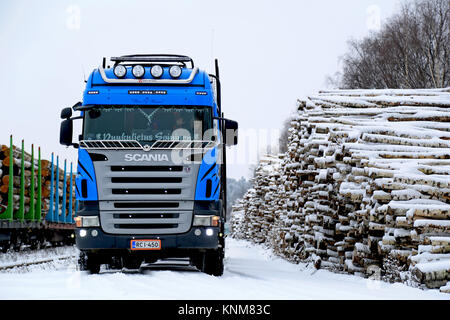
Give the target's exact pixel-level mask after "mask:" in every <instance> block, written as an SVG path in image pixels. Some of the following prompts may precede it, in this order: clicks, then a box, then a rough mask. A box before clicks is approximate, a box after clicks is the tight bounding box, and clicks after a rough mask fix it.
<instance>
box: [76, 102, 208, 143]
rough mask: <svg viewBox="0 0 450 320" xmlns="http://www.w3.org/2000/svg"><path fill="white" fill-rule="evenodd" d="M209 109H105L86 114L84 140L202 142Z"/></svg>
mask: <svg viewBox="0 0 450 320" xmlns="http://www.w3.org/2000/svg"><path fill="white" fill-rule="evenodd" d="M211 128H212V114H211V108H210V107H193V106H126V107H124V106H121V107H116V106H102V107H98V108H93V109H89V110H88V111H85V115H84V126H83V138H84V140H137V141H156V140H203V139H202V138H203V136H204V133H205V131H206V130H208V129H211Z"/></svg>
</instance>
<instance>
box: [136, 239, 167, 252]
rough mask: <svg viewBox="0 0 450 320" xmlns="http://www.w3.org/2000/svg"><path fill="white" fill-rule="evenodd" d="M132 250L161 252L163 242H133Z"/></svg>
mask: <svg viewBox="0 0 450 320" xmlns="http://www.w3.org/2000/svg"><path fill="white" fill-rule="evenodd" d="M130 248H131V250H161V240H131V242H130Z"/></svg>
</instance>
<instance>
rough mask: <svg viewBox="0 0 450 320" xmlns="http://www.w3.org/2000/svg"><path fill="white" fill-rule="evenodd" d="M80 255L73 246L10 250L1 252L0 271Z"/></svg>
mask: <svg viewBox="0 0 450 320" xmlns="http://www.w3.org/2000/svg"><path fill="white" fill-rule="evenodd" d="M77 257H78V252H77V249H76V248H75V247H73V246H66V247H59V248H46V249H40V250H31V251H24V252H10V253H7V254H0V272H5V271H6V272H8V271H10V270H14V269H17V268H24V267H30V266H34V265H42V264H51V263H54V262H59V261H63V260H70V259H75V258H77Z"/></svg>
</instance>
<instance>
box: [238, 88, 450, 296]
mask: <svg viewBox="0 0 450 320" xmlns="http://www.w3.org/2000/svg"><path fill="white" fill-rule="evenodd" d="M449 120H450V89H449V88H447V89H436V90H347V91H340V90H336V91H322V92H319V93H318V94H316V95H314V96H310V97H307V98H305V99H301V100H299V101H298V113H297V114H296V116H295V117H294V119H293V120H292V122H291V127H290V129H289V132H290V136H289V140H288V141H289V142H288V151H287V152H286V153H285V154H283V155H279V156H278V157H272V158H271V161H272V162H271V163H269V164H267V163H264V162H262V163H261V164H260V167H258V170H257V171H256V175H255V178H254V186H253V189H252V190H250V191H249V192H248V193H247V194H246V195H245V196H244V198H243V200H242V201H241V203H238V204H236V210H237V211H241V214H240V216H241V218H240V220H239V221H238V222H232V234H233V235H236V236H239V237H244V238H247V239H251V240H253V241H256V242H264V243H266V244H267V245H269V246H271V247H272V248H273V249H274V251H275V252H278V253H279V254H281V255H283V256H284V257H286V258H288V259H290V260H292V261H297V262H299V261H313V262H314V264H315V265H316V266H317V267H323V268H329V269H332V270H336V271H341V272H348V273H353V274H359V275H363V276H372V275H373V273H374V272H378V273H379V274H380V276H381V277H382V278H383V279H385V280H389V281H403V282H407V283H410V284H416V285H419V286H426V287H428V288H441V287H442V290H441V291H443V292H445V291H446V290H448V286H446V285H447V283H448V282H449V281H450V265H449V263H450V121H449ZM266 159H267V157H266ZM263 161H267V160H265V159H263ZM273 163H276V165H274V164H273ZM268 165H269V166H271V169H270V170H269V172H270V173H269V174H268V173H266V172H265V169H264V167H266V166H268ZM242 224H244V225H245V226H244V227H243V226H242ZM238 225H239V227H238ZM242 232H244V233H242ZM446 288H447V289H446Z"/></svg>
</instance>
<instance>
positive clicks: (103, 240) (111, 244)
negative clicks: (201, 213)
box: [75, 227, 223, 251]
mask: <svg viewBox="0 0 450 320" xmlns="http://www.w3.org/2000/svg"><path fill="white" fill-rule="evenodd" d="M207 229H211V230H212V233H211V231H209V233H208V234H207V232H206V231H207ZM219 232H220V231H219V228H218V227H192V228H191V229H190V230H189V231H188V232H187V233H183V234H162V235H153V234H152V235H122V234H108V233H105V232H104V231H103V230H102V229H101V228H100V227H99V228H76V229H75V239H76V244H77V247H78V248H79V249H80V250H102V249H107V250H108V249H109V250H111V249H117V250H129V251H132V250H131V240H153V239H158V240H161V251H164V250H167V249H217V248H218V247H219V238H220V237H223V234H220V235H219Z"/></svg>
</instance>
